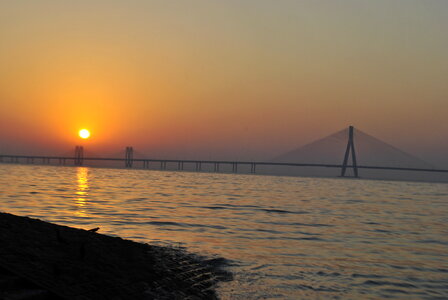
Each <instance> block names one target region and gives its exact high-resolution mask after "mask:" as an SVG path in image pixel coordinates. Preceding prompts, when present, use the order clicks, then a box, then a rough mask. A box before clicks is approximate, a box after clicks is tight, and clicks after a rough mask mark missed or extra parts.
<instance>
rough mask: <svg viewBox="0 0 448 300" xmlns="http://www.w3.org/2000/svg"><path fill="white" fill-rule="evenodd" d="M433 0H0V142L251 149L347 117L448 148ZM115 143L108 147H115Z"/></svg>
mask: <svg viewBox="0 0 448 300" xmlns="http://www.w3.org/2000/svg"><path fill="white" fill-rule="evenodd" d="M446 28H448V4H447V3H446V2H444V1H413V0H397V1H393V2H391V1H389V0H378V1H354V0H353V1H348V0H347V1H330V0H328V1H287V0H285V1H267V0H266V1H265V0H261V1H255V0H254V1H191V2H190V1H169V2H168V1H157V2H156V1H105V0H104V1H76V2H75V3H74V2H73V1H49V0H41V1H33V2H31V1H28V2H25V1H8V2H6V1H4V2H1V3H0V40H1V41H2V42H1V44H0V109H1V110H0V152H3V153H4V152H11V151H15V152H17V151H19V152H23V153H25V152H26V153H30V152H31V153H32V152H33V151H34V152H38V151H40V152H45V153H53V152H55V154H56V153H60V152H64V151H71V150H70V149H72V148H73V147H74V145H75V144H77V143H79V140H78V138H77V131H78V130H79V129H81V128H84V127H85V128H89V129H90V130H91V131H92V138H91V139H90V140H89V141H88V142H86V143H87V145H88V147H91V148H92V149H96V151H99V152H103V151H104V152H106V151H110V152H111V153H114V152H117V151H119V149H121V148H124V147H125V146H127V145H132V146H134V148H136V149H139V150H140V151H141V152H144V153H148V154H150V155H155V156H175V157H197V158H199V157H204V158H232V159H233V158H240V159H250V158H254V159H264V158H269V157H271V156H276V155H277V154H279V153H281V152H284V151H288V150H290V149H291V148H295V147H297V146H300V145H303V144H305V143H307V142H310V141H312V140H314V139H317V138H320V137H322V136H324V135H327V134H330V133H332V132H335V131H338V130H340V129H341V128H344V127H346V126H348V125H349V124H354V125H355V126H357V127H359V128H360V129H362V130H363V131H365V132H368V133H370V134H372V135H374V136H377V137H379V138H381V139H383V140H385V141H386V142H391V143H393V144H395V145H396V146H398V147H401V148H402V149H404V150H406V151H409V152H411V153H414V154H420V155H424V156H427V157H429V160H431V159H432V160H435V159H440V160H443V158H444V157H446V156H447V155H445V154H446V153H448V121H447V117H446V116H447V115H448V85H447V83H446V80H447V78H448V35H447V34H446ZM114 149H117V150H116V151H115V150H114Z"/></svg>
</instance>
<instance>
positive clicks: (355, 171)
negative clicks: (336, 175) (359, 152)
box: [341, 126, 359, 177]
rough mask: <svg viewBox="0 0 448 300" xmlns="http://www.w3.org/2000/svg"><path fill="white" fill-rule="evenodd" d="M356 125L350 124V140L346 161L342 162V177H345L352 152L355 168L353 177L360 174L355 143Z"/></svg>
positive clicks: (353, 166)
mask: <svg viewBox="0 0 448 300" xmlns="http://www.w3.org/2000/svg"><path fill="white" fill-rule="evenodd" d="M353 129H354V127H353V126H350V127H349V128H348V142H347V149H346V150H345V155H344V161H343V162H342V168H341V177H345V172H346V170H347V167H348V166H347V162H348V157H349V156H350V152H351V154H352V168H353V173H354V176H353V177H359V176H358V165H357V163H356V152H355V143H354V136H353V131H354V130H353Z"/></svg>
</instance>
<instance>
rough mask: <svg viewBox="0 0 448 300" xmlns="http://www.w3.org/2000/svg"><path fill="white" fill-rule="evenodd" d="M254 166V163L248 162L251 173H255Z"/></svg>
mask: <svg viewBox="0 0 448 300" xmlns="http://www.w3.org/2000/svg"><path fill="white" fill-rule="evenodd" d="M255 166H256V164H255V163H251V164H250V172H251V173H252V174H254V173H255Z"/></svg>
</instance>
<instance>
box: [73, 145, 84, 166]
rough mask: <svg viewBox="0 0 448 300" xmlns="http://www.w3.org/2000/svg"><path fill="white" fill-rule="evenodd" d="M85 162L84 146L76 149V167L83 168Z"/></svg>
mask: <svg viewBox="0 0 448 300" xmlns="http://www.w3.org/2000/svg"><path fill="white" fill-rule="evenodd" d="M83 160H84V148H83V146H76V147H75V159H74V161H75V166H82V163H83Z"/></svg>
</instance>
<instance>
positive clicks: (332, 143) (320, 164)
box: [0, 126, 448, 177]
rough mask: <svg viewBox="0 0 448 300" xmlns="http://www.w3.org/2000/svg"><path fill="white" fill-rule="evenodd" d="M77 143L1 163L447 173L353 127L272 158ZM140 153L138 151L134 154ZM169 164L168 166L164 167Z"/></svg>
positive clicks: (353, 174)
mask: <svg viewBox="0 0 448 300" xmlns="http://www.w3.org/2000/svg"><path fill="white" fill-rule="evenodd" d="M85 154H86V152H85V150H84V148H83V147H82V146H76V147H75V152H74V155H73V156H72V155H60V156H36V155H13V154H0V162H3V163H27V164H37V163H39V164H59V165H76V166H82V165H85V164H86V163H87V162H92V161H96V162H106V161H108V162H115V163H120V164H122V166H124V167H126V168H141V169H161V170H167V169H170V170H179V171H182V170H189V171H198V172H199V171H211V172H231V173H239V172H243V173H252V174H253V173H265V172H257V170H258V169H259V168H264V170H265V171H266V170H267V168H271V169H272V168H279V167H280V168H281V167H288V168H291V167H292V168H320V169H322V168H324V169H332V170H336V172H334V171H333V172H332V174H333V175H336V174H337V175H338V176H341V177H360V176H363V174H362V173H363V172H365V171H367V170H383V171H400V172H424V173H435V174H441V173H448V170H445V169H437V168H434V167H433V166H432V165H430V164H428V163H426V162H424V161H422V160H421V159H419V158H417V157H415V156H412V155H410V154H407V153H405V152H403V151H401V150H399V149H397V148H395V147H393V146H391V145H389V144H387V143H384V142H383V141H381V140H379V139H377V138H375V137H372V136H370V135H368V134H366V133H364V132H362V131H360V130H355V129H354V127H353V126H350V127H349V128H348V129H344V130H341V131H339V132H336V133H334V134H332V135H330V136H327V137H325V138H323V139H320V140H317V141H315V142H313V143H310V144H307V145H305V146H303V147H301V148H298V149H296V150H293V151H290V152H288V153H285V154H283V155H281V156H278V157H276V158H273V159H272V160H270V161H226V160H185V159H155V158H141V157H139V158H136V157H135V154H136V152H135V151H134V149H133V147H130V146H129V147H126V148H125V151H124V152H123V154H124V155H123V156H121V155H120V156H121V157H101V156H99V155H92V153H89V155H85ZM139 156H140V155H139ZM167 166H169V168H167Z"/></svg>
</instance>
